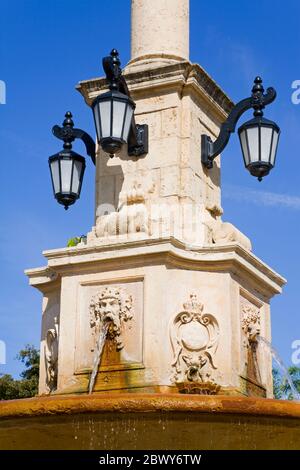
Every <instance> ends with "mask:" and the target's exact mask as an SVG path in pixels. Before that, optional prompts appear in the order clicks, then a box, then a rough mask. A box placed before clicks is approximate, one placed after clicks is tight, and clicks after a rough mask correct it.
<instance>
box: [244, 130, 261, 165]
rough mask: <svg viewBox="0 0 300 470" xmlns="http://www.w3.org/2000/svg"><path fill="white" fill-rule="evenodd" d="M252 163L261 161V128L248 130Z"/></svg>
mask: <svg viewBox="0 0 300 470" xmlns="http://www.w3.org/2000/svg"><path fill="white" fill-rule="evenodd" d="M247 136H248V145H249V152H250V154H249V157H250V163H253V162H257V161H259V127H258V126H257V127H248V128H247Z"/></svg>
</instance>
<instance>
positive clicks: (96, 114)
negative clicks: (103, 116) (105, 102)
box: [93, 105, 101, 141]
mask: <svg viewBox="0 0 300 470" xmlns="http://www.w3.org/2000/svg"><path fill="white" fill-rule="evenodd" d="M93 113H94V119H95V124H96V132H97V138H98V141H100V139H101V125H100V115H99V106H98V105H96V106H94V108H93Z"/></svg>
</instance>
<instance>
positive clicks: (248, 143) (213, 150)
mask: <svg viewBox="0 0 300 470" xmlns="http://www.w3.org/2000/svg"><path fill="white" fill-rule="evenodd" d="M275 98H276V91H275V90H274V88H268V89H267V92H266V93H265V94H264V87H263V85H262V79H261V78H260V77H256V79H255V80H254V86H253V88H252V95H251V97H250V98H246V99H244V100H242V101H240V102H239V103H238V104H237V105H236V106H235V107H234V108H233V109H232V111H231V112H230V114H229V116H228V118H227V120H226V121H225V122H224V123H223V124H222V126H221V130H220V134H219V136H218V138H217V140H216V141H215V142H212V140H211V138H210V137H209V136H207V135H202V142H201V147H202V148H201V150H202V155H201V159H202V163H203V165H204V166H205V167H206V168H209V169H210V168H212V167H213V160H214V159H215V158H216V157H217V156H218V155H219V154H220V153H221V152H222V151H223V150H224V148H225V147H226V145H227V143H228V141H229V138H230V134H231V133H233V132H234V131H235V127H236V124H237V122H238V120H239V118H240V117H241V116H242V114H243V113H244V112H245V111H247V110H248V109H251V108H253V109H254V118H253V119H251V120H250V121H248V122H246V123H245V124H243V125H242V126H241V127H240V128H239V130H238V133H239V138H240V143H241V148H242V153H243V157H244V163H245V166H246V168H247V170H249V172H250V173H251V175H253V176H256V177H257V178H258V180H259V181H261V180H262V178H263V177H264V176H266V175H268V174H269V172H270V170H271V169H272V168H273V167H274V165H275V159H276V152H277V146H278V140H279V135H280V129H279V127H278V126H277V124H276V123H275V122H273V121H269V120H267V119H264V118H263V111H262V110H263V109H264V107H265V106H267V105H268V104H270V103H272V102H273V101H274V100H275Z"/></svg>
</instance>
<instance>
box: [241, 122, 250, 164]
mask: <svg viewBox="0 0 300 470" xmlns="http://www.w3.org/2000/svg"><path fill="white" fill-rule="evenodd" d="M239 136H240V142H241V147H242V152H243V157H244V161H245V166H248V165H249V163H250V157H249V151H248V145H247V131H246V130H243V131H241V132H240V134H239Z"/></svg>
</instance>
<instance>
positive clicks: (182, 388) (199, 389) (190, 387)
mask: <svg viewBox="0 0 300 470" xmlns="http://www.w3.org/2000/svg"><path fill="white" fill-rule="evenodd" d="M176 386H177V388H178V391H179V393H184V394H190V395H216V394H217V393H218V391H219V390H220V385H217V384H215V383H213V382H199V383H196V382H181V383H177V384H176Z"/></svg>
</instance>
